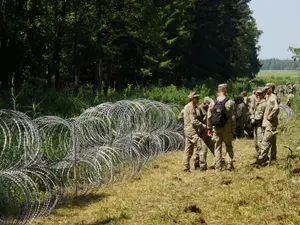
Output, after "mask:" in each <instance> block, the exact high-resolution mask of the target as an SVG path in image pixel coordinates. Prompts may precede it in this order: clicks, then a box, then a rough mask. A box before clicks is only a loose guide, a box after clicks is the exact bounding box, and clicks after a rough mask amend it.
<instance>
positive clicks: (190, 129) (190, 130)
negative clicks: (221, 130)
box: [183, 102, 206, 170]
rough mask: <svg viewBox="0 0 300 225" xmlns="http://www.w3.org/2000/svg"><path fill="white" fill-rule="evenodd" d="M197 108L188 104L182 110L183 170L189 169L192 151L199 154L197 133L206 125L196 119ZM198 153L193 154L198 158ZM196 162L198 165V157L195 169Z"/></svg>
mask: <svg viewBox="0 0 300 225" xmlns="http://www.w3.org/2000/svg"><path fill="white" fill-rule="evenodd" d="M197 111H198V110H197V107H196V106H194V105H193V104H192V102H190V103H188V104H187V105H186V106H185V107H184V109H183V120H184V135H185V149H184V159H183V161H184V162H183V164H184V169H185V170H189V169H190V159H191V157H192V155H193V152H194V150H196V151H198V152H199V147H198V146H201V143H200V137H199V136H198V132H202V130H205V129H206V125H205V124H203V123H201V122H200V121H199V120H198V118H199V114H198V112H197ZM197 155H198V156H199V153H195V156H196V157H198V156H197ZM197 161H198V163H199V157H198V158H195V167H197V166H198V165H197Z"/></svg>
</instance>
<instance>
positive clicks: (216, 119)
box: [211, 98, 229, 127]
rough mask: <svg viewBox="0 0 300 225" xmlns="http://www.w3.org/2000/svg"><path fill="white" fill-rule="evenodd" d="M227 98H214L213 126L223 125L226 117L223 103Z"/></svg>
mask: <svg viewBox="0 0 300 225" xmlns="http://www.w3.org/2000/svg"><path fill="white" fill-rule="evenodd" d="M228 100H229V99H228V98H225V99H224V100H223V101H218V100H217V99H215V100H214V103H215V105H214V107H213V109H212V118H211V122H212V125H213V126H215V127H224V126H225V124H226V122H227V120H228V118H227V113H226V108H225V104H226V102H227V101H228Z"/></svg>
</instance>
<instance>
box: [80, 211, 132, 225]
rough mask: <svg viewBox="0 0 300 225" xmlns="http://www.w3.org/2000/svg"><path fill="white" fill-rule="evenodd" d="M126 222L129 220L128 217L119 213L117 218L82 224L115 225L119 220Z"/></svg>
mask: <svg viewBox="0 0 300 225" xmlns="http://www.w3.org/2000/svg"><path fill="white" fill-rule="evenodd" d="M124 219H125V220H126V219H129V216H127V215H126V214H125V213H121V214H120V216H118V217H115V216H113V217H107V218H102V219H98V220H96V221H95V222H92V223H84V225H106V224H111V223H115V222H118V221H121V220H124Z"/></svg>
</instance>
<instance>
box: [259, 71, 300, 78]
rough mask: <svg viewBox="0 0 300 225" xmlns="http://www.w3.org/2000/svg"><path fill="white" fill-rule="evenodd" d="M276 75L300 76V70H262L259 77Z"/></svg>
mask: <svg viewBox="0 0 300 225" xmlns="http://www.w3.org/2000/svg"><path fill="white" fill-rule="evenodd" d="M271 76H274V77H275V78H277V77H291V78H299V77H300V71H296V70H261V71H260V72H259V73H258V77H259V78H266V77H271Z"/></svg>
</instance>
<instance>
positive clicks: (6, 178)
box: [0, 99, 184, 224]
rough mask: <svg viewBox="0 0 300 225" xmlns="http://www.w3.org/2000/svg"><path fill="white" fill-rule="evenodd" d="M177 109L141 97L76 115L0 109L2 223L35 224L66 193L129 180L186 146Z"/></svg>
mask: <svg viewBox="0 0 300 225" xmlns="http://www.w3.org/2000/svg"><path fill="white" fill-rule="evenodd" d="M177 113H178V108H177V107H176V106H174V105H167V104H163V103H160V102H156V101H150V100H144V99H138V100H135V101H127V100H124V101H119V102H116V103H103V104H101V105H98V106H95V107H92V108H89V109H87V110H85V111H84V112H83V113H82V114H81V115H79V116H78V117H76V118H70V119H63V118H60V117H56V116H44V117H39V118H37V119H34V120H32V119H30V118H29V117H28V116H26V115H25V114H23V113H20V112H16V111H12V110H0V185H1V189H0V211H1V212H2V213H1V215H0V223H1V224H28V223H30V221H31V220H32V219H34V218H36V217H39V216H45V215H47V214H49V213H50V212H51V211H52V209H53V208H54V207H55V205H56V204H57V203H58V202H59V200H60V199H61V198H64V197H66V196H68V195H70V193H75V195H79V194H85V193H88V192H91V191H93V190H95V189H97V188H98V187H100V186H102V185H106V184H109V183H111V182H115V181H120V180H125V179H128V178H130V177H132V176H133V175H134V174H135V173H136V172H138V171H139V170H140V169H141V168H142V167H143V166H144V165H145V163H147V162H148V161H149V160H152V159H153V158H154V157H156V156H157V155H158V154H160V153H163V152H166V151H170V150H176V149H181V147H182V146H183V140H184V139H183V135H182V133H181V131H180V130H181V125H180V124H179V123H178V122H177V119H176V115H177Z"/></svg>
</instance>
